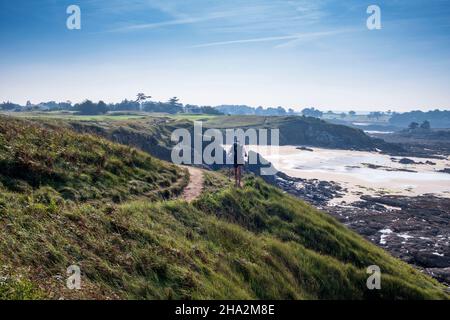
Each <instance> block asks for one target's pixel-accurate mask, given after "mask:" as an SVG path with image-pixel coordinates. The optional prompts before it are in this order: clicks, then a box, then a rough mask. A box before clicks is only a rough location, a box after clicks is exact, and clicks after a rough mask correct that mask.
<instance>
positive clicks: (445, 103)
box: [0, 0, 450, 111]
mask: <svg viewBox="0 0 450 320" xmlns="http://www.w3.org/2000/svg"><path fill="white" fill-rule="evenodd" d="M71 4H76V5H79V6H80V8H81V23H82V28H81V30H68V29H67V28H66V19H67V17H68V14H66V8H67V7H68V6H69V5H71ZM372 4H376V5H378V6H379V7H380V8H381V15H382V16H381V19H382V20H381V21H382V29H381V30H372V31H371V30H368V29H367V27H366V20H367V18H368V16H369V15H368V14H367V13H366V9H367V7H368V6H369V5H372ZM449 16H450V3H449V1H446V0H429V1H425V0H390V1H377V0H371V1H365V0H350V1H337V0H336V1H332V0H315V1H304V0H220V1H219V0H128V1H125V0H124V1H119V0H82V1H74V0H71V1H66V0H40V1H35V0H0V44H1V45H0V101H6V100H10V101H15V102H20V103H24V102H26V101H27V100H31V101H32V102H39V101H47V100H58V101H59V100H61V101H65V100H71V101H74V102H77V101H81V100H83V99H85V98H89V99H92V100H99V99H103V100H105V101H107V102H113V101H120V100H122V99H123V98H133V97H134V96H135V94H136V93H137V92H145V93H146V94H150V95H152V96H153V97H154V99H156V100H166V99H168V98H170V97H171V96H178V97H179V98H180V99H181V100H182V102H184V103H194V104H202V105H218V104H248V105H252V106H259V105H262V106H278V105H282V106H285V107H292V108H294V109H297V110H299V109H302V108H304V107H318V108H321V109H326V110H328V109H332V110H350V109H354V110H361V111H363V110H375V109H382V110H388V109H392V110H396V111H405V110H412V109H435V108H440V109H448V108H449V106H450V90H448V87H449V84H450V72H449V71H450V18H449Z"/></svg>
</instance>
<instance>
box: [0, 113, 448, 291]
mask: <svg viewBox="0 0 450 320" xmlns="http://www.w3.org/2000/svg"><path fill="white" fill-rule="evenodd" d="M0 158H1V161H2V169H1V171H0V179H1V182H2V184H1V185H0V230H1V233H0V279H1V280H0V298H1V299H4V298H19V299H26V298H30V299H36V298H53V299H57V298H60V297H65V298H87V299H109V298H111V299H115V298H137V299H181V298H188V299H197V298H203V299H212V298H233V299H343V298H349V299H363V298H385V299H394V298H398V299H409V298H414V299H423V298H446V297H447V296H446V294H445V293H444V291H443V289H444V287H443V286H441V285H440V284H438V283H437V282H436V281H434V280H432V279H431V278H428V277H426V276H424V275H422V274H421V273H420V272H418V271H417V270H415V269H413V268H412V267H410V266H408V265H407V264H405V263H403V262H401V261H400V260H397V259H395V258H393V257H391V256H389V255H388V254H387V253H386V252H384V251H383V250H381V249H379V248H377V247H376V246H373V245H371V244H370V243H369V242H367V241H365V240H364V239H362V238H361V237H359V236H358V235H356V234H355V233H353V232H351V231H349V230H348V229H347V228H345V227H344V226H342V225H341V224H339V223H338V222H336V221H335V220H334V219H332V218H331V217H329V216H328V215H326V214H324V213H321V212H319V211H317V210H315V209H314V208H312V207H310V206H309V205H307V204H305V203H304V202H302V201H299V200H298V199H295V198H293V197H290V196H288V195H285V194H283V193H282V192H281V191H279V190H278V189H275V188H272V187H270V186H268V185H266V184H265V183H264V182H262V181H261V180H260V179H249V180H248V181H247V182H246V184H245V187H244V188H243V189H242V190H236V189H234V188H232V187H230V186H229V183H228V180H227V179H226V178H225V177H224V176H222V175H221V174H220V173H208V174H206V177H205V183H206V186H205V188H206V190H207V192H205V193H204V194H203V195H202V196H201V197H200V198H199V199H197V200H196V201H194V202H192V203H191V204H188V203H186V202H183V201H181V200H177V199H175V198H173V196H175V195H176V194H177V193H179V191H180V190H181V188H182V187H183V186H184V184H185V181H186V180H185V178H186V175H185V173H184V172H183V171H181V170H179V169H178V168H176V167H174V166H173V165H170V164H168V163H165V162H162V161H159V160H156V159H154V158H152V157H150V156H147V155H146V154H144V153H142V152H139V151H136V150H134V149H131V148H129V147H125V146H120V145H116V144H113V143H110V142H107V141H105V140H103V139H100V138H97V137H95V136H91V135H80V134H76V133H74V132H72V131H70V130H68V129H61V128H52V127H51V126H50V127H49V126H48V125H47V126H45V127H44V126H42V125H40V124H37V123H34V122H29V121H23V120H12V119H6V118H0ZM25 173H27V174H25ZM30 177H31V178H30ZM67 188H69V189H70V190H71V192H66V191H65V190H66V189H67ZM117 195H120V197H117ZM72 264H77V265H79V266H80V267H81V271H82V289H81V290H75V291H71V290H68V289H66V288H65V279H66V277H67V275H66V268H67V267H68V266H70V265H72ZM372 264H376V265H378V266H380V268H381V271H382V282H381V285H382V290H379V291H377V290H376V291H369V290H367V289H366V279H367V274H366V273H365V269H366V268H367V266H369V265H372Z"/></svg>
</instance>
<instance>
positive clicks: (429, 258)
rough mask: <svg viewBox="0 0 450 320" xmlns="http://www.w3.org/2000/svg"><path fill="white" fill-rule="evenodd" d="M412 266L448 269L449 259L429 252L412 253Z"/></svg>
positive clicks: (449, 265)
mask: <svg viewBox="0 0 450 320" xmlns="http://www.w3.org/2000/svg"><path fill="white" fill-rule="evenodd" d="M412 256H413V259H414V262H413V263H414V264H415V265H418V266H421V267H425V268H448V267H450V257H445V256H439V255H436V254H433V253H429V252H420V251H419V252H413V253H412Z"/></svg>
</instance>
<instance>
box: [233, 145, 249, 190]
mask: <svg viewBox="0 0 450 320" xmlns="http://www.w3.org/2000/svg"><path fill="white" fill-rule="evenodd" d="M230 153H231V157H232V158H231V159H232V161H233V167H234V181H235V184H236V187H239V188H241V178H242V167H243V166H244V164H245V157H247V151H246V150H245V148H244V146H243V145H242V144H240V143H239V142H238V139H237V137H234V143H233V146H232V147H231V150H230Z"/></svg>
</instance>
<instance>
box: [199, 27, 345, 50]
mask: <svg viewBox="0 0 450 320" xmlns="http://www.w3.org/2000/svg"><path fill="white" fill-rule="evenodd" d="M350 31H351V30H335V31H325V32H311V33H302V34H294V35H286V36H274V37H260V38H252V39H239V40H229V41H218V42H209V43H202V44H198V45H194V46H191V48H206V47H216V46H227V45H234V44H245V43H256V42H273V41H283V40H289V41H288V42H286V43H284V44H281V45H278V46H276V47H278V48H280V47H285V46H286V47H287V46H292V45H294V44H296V43H298V42H299V41H304V40H312V39H316V38H319V37H326V36H332V35H336V34H339V33H346V32H350Z"/></svg>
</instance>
